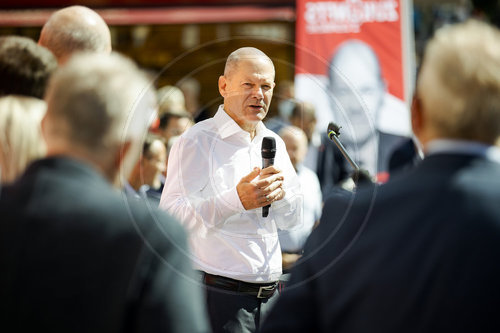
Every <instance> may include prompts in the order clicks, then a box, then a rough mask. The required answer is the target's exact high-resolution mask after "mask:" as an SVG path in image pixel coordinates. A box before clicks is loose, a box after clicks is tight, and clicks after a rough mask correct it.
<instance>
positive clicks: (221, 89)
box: [219, 75, 227, 97]
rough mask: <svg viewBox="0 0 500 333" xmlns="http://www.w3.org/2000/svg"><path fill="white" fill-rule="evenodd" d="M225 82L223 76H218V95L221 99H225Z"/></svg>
mask: <svg viewBox="0 0 500 333" xmlns="http://www.w3.org/2000/svg"><path fill="white" fill-rule="evenodd" d="M226 88H227V81H226V77H225V76H224V75H221V76H219V93H220V95H221V96H222V97H226Z"/></svg>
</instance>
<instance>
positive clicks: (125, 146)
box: [107, 141, 137, 188]
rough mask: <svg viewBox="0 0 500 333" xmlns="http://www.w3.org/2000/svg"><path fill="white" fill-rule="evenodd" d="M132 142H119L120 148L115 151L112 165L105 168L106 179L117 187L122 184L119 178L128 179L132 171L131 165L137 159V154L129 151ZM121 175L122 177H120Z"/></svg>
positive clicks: (120, 186)
mask: <svg viewBox="0 0 500 333" xmlns="http://www.w3.org/2000/svg"><path fill="white" fill-rule="evenodd" d="M131 148H132V142H131V141H125V142H123V143H122V144H121V146H120V148H119V149H117V150H116V151H115V154H114V157H113V161H112V165H111V166H110V169H109V170H107V176H108V179H109V180H110V181H111V182H112V183H113V185H115V186H116V187H117V188H122V187H123V184H122V181H121V179H128V178H129V176H130V173H131V172H132V169H133V166H134V165H135V162H136V161H137V156H132V155H134V154H133V152H132V151H131V150H132V149H131ZM120 176H122V177H120Z"/></svg>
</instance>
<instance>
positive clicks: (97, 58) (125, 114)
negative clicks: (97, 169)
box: [46, 54, 156, 154]
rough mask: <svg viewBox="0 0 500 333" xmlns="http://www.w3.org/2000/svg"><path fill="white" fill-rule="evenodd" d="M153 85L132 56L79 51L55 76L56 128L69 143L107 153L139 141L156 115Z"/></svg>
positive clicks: (51, 99) (52, 106)
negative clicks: (130, 58) (125, 143)
mask: <svg viewBox="0 0 500 333" xmlns="http://www.w3.org/2000/svg"><path fill="white" fill-rule="evenodd" d="M153 91H154V90H153V89H152V87H151V85H150V84H149V83H148V81H147V79H146V77H145V75H143V73H141V72H140V71H139V69H138V68H137V66H136V65H135V64H134V63H133V62H132V61H130V60H128V59H126V58H124V57H123V56H120V55H118V54H111V55H108V54H79V55H76V56H74V57H73V58H72V59H71V60H70V61H69V62H68V63H67V65H66V66H64V67H62V68H61V69H59V70H58V71H56V73H55V74H54V76H53V77H52V79H51V80H50V83H49V87H48V91H47V98H46V100H47V103H48V110H47V114H48V116H49V115H50V117H52V118H53V119H56V120H57V121H58V122H59V123H60V124H59V123H57V122H56V124H59V125H58V126H57V127H56V128H55V129H54V130H53V132H54V131H55V133H56V135H59V136H62V138H63V139H66V140H68V142H70V143H71V144H74V145H78V146H79V147H82V148H85V149H87V150H88V151H91V152H92V153H94V154H99V153H103V154H106V153H107V152H109V150H110V149H114V148H116V147H120V145H121V144H122V143H123V142H125V141H130V140H133V141H141V140H142V138H143V136H144V133H145V132H146V131H147V129H148V126H149V124H150V123H151V121H152V120H153V118H154V115H155V111H156V110H155V96H154V92H153Z"/></svg>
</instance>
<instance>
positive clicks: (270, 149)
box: [260, 136, 276, 217]
mask: <svg viewBox="0 0 500 333" xmlns="http://www.w3.org/2000/svg"><path fill="white" fill-rule="evenodd" d="M260 152H261V155H262V169H264V168H267V167H268V166H271V165H273V164H274V157H275V156H276V140H274V138H273V137H272V136H266V137H265V138H263V139H262V146H261V151H260ZM270 207H271V205H267V206H264V207H262V217H267V215H268V214H269V208H270Z"/></svg>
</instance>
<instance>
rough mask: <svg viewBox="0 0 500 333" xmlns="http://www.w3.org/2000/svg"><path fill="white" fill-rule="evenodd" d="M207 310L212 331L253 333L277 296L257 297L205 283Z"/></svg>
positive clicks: (258, 327)
mask: <svg viewBox="0 0 500 333" xmlns="http://www.w3.org/2000/svg"><path fill="white" fill-rule="evenodd" d="M205 292H206V300H207V310H208V315H209V318H210V323H211V326H212V331H213V332H214V333H219V332H234V333H253V332H257V330H259V329H260V326H261V324H262V322H263V320H264V318H265V317H266V315H267V314H268V313H269V311H270V309H271V307H272V306H273V304H274V303H275V302H276V300H277V298H278V295H279V293H278V290H276V291H275V293H274V295H273V296H272V297H270V298H257V297H254V296H249V295H245V294H241V293H237V292H232V291H227V290H222V289H219V288H215V287H212V286H207V285H205Z"/></svg>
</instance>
